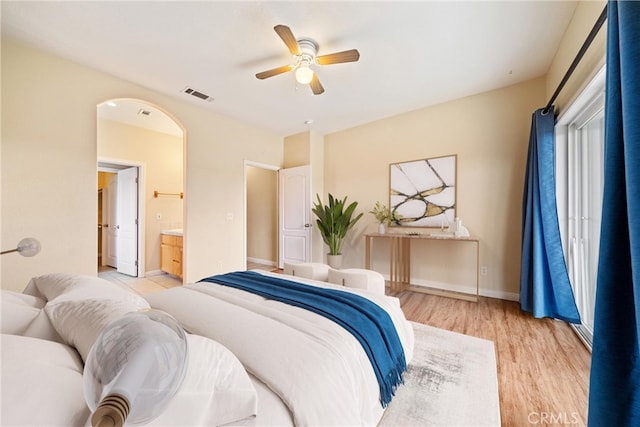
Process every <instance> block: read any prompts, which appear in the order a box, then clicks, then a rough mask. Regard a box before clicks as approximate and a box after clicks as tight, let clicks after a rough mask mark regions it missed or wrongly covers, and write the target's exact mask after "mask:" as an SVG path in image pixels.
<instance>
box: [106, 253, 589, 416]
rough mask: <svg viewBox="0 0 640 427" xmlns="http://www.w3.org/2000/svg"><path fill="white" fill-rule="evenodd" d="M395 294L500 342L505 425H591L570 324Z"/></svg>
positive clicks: (410, 307) (440, 321)
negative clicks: (587, 419)
mask: <svg viewBox="0 0 640 427" xmlns="http://www.w3.org/2000/svg"><path fill="white" fill-rule="evenodd" d="M248 267H249V268H256V267H259V266H258V265H252V266H248ZM265 269H269V268H265ZM99 275H100V276H101V277H104V278H105V279H108V280H110V281H113V282H115V283H119V284H121V285H125V286H127V287H129V288H131V289H134V290H136V291H137V292H139V293H142V294H145V293H150V292H157V291H161V290H163V289H167V288H170V287H173V286H179V285H181V281H179V280H177V278H175V277H172V276H169V275H164V274H163V275H159V276H153V277H150V278H143V279H138V278H132V277H129V276H125V275H121V274H119V273H116V272H114V271H112V270H111V271H103V272H101V273H100V274H99ZM390 294H391V295H394V296H397V297H398V298H399V299H400V303H401V305H402V309H403V311H404V313H405V316H406V317H407V319H409V320H412V321H414V322H419V323H424V324H427V325H430V326H435V327H438V328H442V329H446V330H449V331H453V332H459V333H462V334H466V335H472V336H475V337H479V338H484V339H487V340H491V341H493V342H494V344H495V348H496V360H497V363H498V389H499V394H500V416H501V420H502V425H503V426H506V427H512V426H514V427H516V426H518V427H519V426H528V425H544V426H550V425H572V426H580V425H582V426H584V425H586V414H587V395H588V386H589V368H590V365H591V354H590V353H589V351H588V350H587V349H586V348H585V347H584V345H583V344H582V342H581V341H580V340H579V339H578V337H577V336H576V334H575V333H574V332H573V331H572V330H571V328H570V327H569V325H567V324H566V323H564V322H560V321H556V320H550V319H534V318H533V317H532V316H531V315H529V314H528V313H523V312H522V311H521V310H520V305H519V304H518V303H516V302H512V301H503V300H498V299H493V298H480V301H479V302H478V303H473V302H467V301H461V300H456V299H452V298H445V297H438V296H433V295H425V294H421V293H415V292H411V291H404V292H400V293H390ZM478 399H482V396H478ZM460 405H464V402H460Z"/></svg>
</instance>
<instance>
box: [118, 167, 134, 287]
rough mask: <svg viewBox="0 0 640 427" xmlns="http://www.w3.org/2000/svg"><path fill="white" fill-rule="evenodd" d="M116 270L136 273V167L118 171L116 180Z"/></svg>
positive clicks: (132, 274) (129, 273)
mask: <svg viewBox="0 0 640 427" xmlns="http://www.w3.org/2000/svg"><path fill="white" fill-rule="evenodd" d="M117 188H118V190H117V207H116V212H117V215H116V229H117V250H116V254H117V258H118V259H117V267H116V268H117V270H118V272H119V273H124V274H128V275H130V276H137V275H138V168H137V167H133V168H128V169H123V170H121V171H118V180H117Z"/></svg>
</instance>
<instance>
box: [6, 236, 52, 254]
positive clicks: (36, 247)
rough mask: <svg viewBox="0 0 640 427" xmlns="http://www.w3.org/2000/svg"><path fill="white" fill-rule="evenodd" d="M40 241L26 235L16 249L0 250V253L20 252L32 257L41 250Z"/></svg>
mask: <svg viewBox="0 0 640 427" xmlns="http://www.w3.org/2000/svg"><path fill="white" fill-rule="evenodd" d="M41 248H42V246H40V242H39V241H38V240H37V239H34V238H33V237H26V238H24V239H22V240H20V241H19V242H18V246H16V248H15V249H9V250H8V251H2V252H0V255H4V254H9V253H11V252H18V253H19V254H20V255H22V256H25V257H32V256H35V255H38V253H39V252H40V249H41Z"/></svg>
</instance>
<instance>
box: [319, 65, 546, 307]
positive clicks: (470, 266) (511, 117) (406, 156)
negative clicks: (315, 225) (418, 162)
mask: <svg viewBox="0 0 640 427" xmlns="http://www.w3.org/2000/svg"><path fill="white" fill-rule="evenodd" d="M544 95H545V81H544V79H543V78H539V79H536V80H532V81H529V82H526V83H522V84H518V85H515V86H510V87H506V88H503V89H499V90H495V91H491V92H487V93H483V94H479V95H476V96H471V97H467V98H463V99H459V100H456V101H452V102H447V103H444V104H440V105H437V106H434V107H429V108H424V109H421V110H416V111H412V112H408V113H406V114H401V115H398V116H395V117H390V118H387V119H384V120H379V121H376V122H373V123H369V124H367V125H363V126H360V127H356V128H353V129H349V130H345V131H343V132H338V133H334V134H331V135H327V136H326V137H325V168H324V183H325V191H326V192H330V193H332V194H333V195H335V196H338V197H344V196H348V197H349V200H351V201H357V202H358V203H359V205H358V210H357V212H368V211H369V210H371V209H372V208H373V205H374V203H375V202H376V201H378V200H379V201H381V202H384V203H385V204H388V203H389V163H395V162H403V161H408V160H415V159H421V158H428V157H437V156H443V155H449V154H457V156H458V188H457V203H458V209H457V215H458V216H459V217H460V218H461V219H462V221H463V223H464V224H465V225H466V226H467V227H468V228H469V230H470V232H471V234H472V235H473V236H476V237H478V238H479V239H480V242H481V243H480V264H481V265H482V266H487V267H488V275H486V276H481V278H480V287H481V293H483V294H485V295H489V296H500V297H508V298H514V297H515V296H516V294H517V293H518V292H519V273H520V233H521V231H520V229H521V225H520V224H521V204H522V189H523V182H524V164H525V159H526V152H527V146H528V136H529V129H530V120H531V114H532V112H533V111H534V110H535V109H536V108H539V107H540V106H541V105H542V104H543V103H544ZM376 229H377V226H376V222H375V219H374V217H373V215H371V214H368V213H366V214H365V215H364V217H363V218H362V219H361V220H360V222H359V223H358V224H357V225H356V227H355V229H354V230H353V232H352V233H351V235H350V236H347V242H346V244H345V248H344V251H343V252H344V264H345V265H346V266H349V267H363V266H364V250H365V247H364V235H365V234H366V233H370V232H374V231H376ZM403 231H404V230H403ZM435 244H438V243H434V244H433V245H430V244H427V243H424V244H422V245H419V244H416V245H414V246H415V249H416V250H414V256H413V258H412V261H413V265H412V275H413V276H414V277H415V278H416V279H417V282H419V281H420V280H422V281H429V280H431V281H435V282H438V283H455V284H457V285H461V286H463V287H464V286H465V285H470V284H474V283H475V265H474V264H475V262H474V261H475V257H474V254H473V248H471V252H469V249H462V248H457V246H454V244H449V243H446V244H444V245H441V246H438V247H435V246H434V245H435ZM421 246H422V248H421ZM458 251H460V254H458ZM458 255H460V256H461V264H462V265H455V264H453V261H452V260H453V258H454V257H455V256H458ZM374 256H375V258H374V261H375V262H374V266H375V268H376V269H380V270H382V271H386V270H385V269H387V266H388V261H387V260H388V258H387V256H388V252H387V247H385V246H384V245H383V244H380V245H379V248H378V249H377V250H375V251H374ZM445 267H446V268H445Z"/></svg>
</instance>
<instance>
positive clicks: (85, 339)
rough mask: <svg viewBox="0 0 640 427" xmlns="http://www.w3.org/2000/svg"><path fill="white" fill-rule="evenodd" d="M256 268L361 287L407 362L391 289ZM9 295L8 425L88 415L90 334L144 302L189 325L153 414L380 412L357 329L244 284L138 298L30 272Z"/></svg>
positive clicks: (299, 418) (262, 420)
mask: <svg viewBox="0 0 640 427" xmlns="http://www.w3.org/2000/svg"><path fill="white" fill-rule="evenodd" d="M254 274H259V275H262V276H264V277H265V278H268V277H278V278H286V279H287V280H290V281H295V282H298V283H303V284H306V285H310V286H313V287H316V288H323V289H325V288H326V289H333V290H338V291H340V292H344V293H348V294H354V295H359V296H361V297H364V298H366V299H367V300H368V301H371V302H372V303H373V304H375V305H376V306H378V307H380V308H382V309H383V310H384V312H386V313H387V314H388V316H389V318H390V320H391V322H392V324H393V328H394V329H395V331H396V332H397V338H398V339H399V341H400V343H401V346H402V350H403V352H404V357H405V359H406V363H407V364H408V363H409V362H410V360H411V358H412V356H413V339H414V338H413V329H412V327H411V325H410V323H409V322H408V321H407V320H406V319H405V317H404V314H403V313H402V310H401V309H400V305H399V301H398V300H397V299H396V298H392V297H387V296H384V295H380V294H376V293H372V292H368V291H366V290H361V289H350V288H345V287H344V286H339V285H333V284H330V283H326V282H319V281H315V280H308V279H303V278H299V277H295V278H294V277H291V276H285V275H279V274H275V273H268V272H259V273H254ZM2 305H3V307H2V317H3V319H2V320H3V322H2V333H3V336H2V396H3V399H2V419H1V420H0V421H2V424H3V425H9V424H11V425H87V423H88V419H89V417H90V414H89V410H88V408H87V407H86V404H85V403H84V399H83V397H82V368H83V361H84V360H85V359H86V356H87V354H88V352H89V350H90V348H91V345H92V344H93V342H94V341H95V339H96V337H97V336H98V334H99V333H100V331H101V330H102V329H103V328H104V327H105V326H106V325H107V324H109V323H110V322H112V321H113V320H116V319H117V318H119V317H122V316H123V315H124V314H125V313H128V312H131V311H137V310H139V309H144V308H149V307H151V308H154V309H159V310H162V311H165V312H167V313H169V314H171V315H172V316H174V317H175V318H176V319H177V320H178V321H179V322H180V323H181V324H182V325H183V327H184V328H185V330H186V331H187V332H189V335H188V338H189V365H188V370H187V376H186V378H185V381H184V383H183V385H182V388H181V389H180V391H179V392H178V395H177V396H176V398H175V399H174V400H173V401H172V403H171V404H170V405H169V407H168V408H167V410H166V411H165V412H163V414H161V415H160V417H159V418H157V419H156V420H154V421H152V422H151V425H223V424H232V425H279V426H284V425H375V424H377V423H378V421H379V420H380V418H381V417H382V414H383V412H384V407H383V404H381V392H380V384H379V381H378V379H377V378H376V373H375V372H374V368H373V367H372V363H371V361H370V359H369V356H368V354H367V352H366V351H365V349H364V348H363V345H362V344H361V343H360V342H359V341H358V340H357V339H356V338H355V337H354V335H353V334H351V333H350V332H349V331H347V330H346V329H345V328H343V327H342V326H340V325H338V324H337V323H335V322H334V321H333V320H330V319H327V318H326V317H324V316H321V315H319V314H317V313H314V312H312V311H308V310H305V309H303V308H300V307H296V306H291V305H289V304H285V303H283V302H278V301H274V300H270V299H267V298H265V297H263V296H260V295H256V294H253V293H249V292H246V291H244V290H240V289H236V288H232V287H228V286H221V285H218V284H214V283H208V282H199V283H196V284H189V285H185V286H182V287H178V288H172V289H169V290H166V291H162V292H157V293H153V294H149V295H146V296H144V297H141V296H139V295H137V294H134V293H133V292H131V291H128V290H126V289H123V288H121V287H119V286H118V285H115V284H112V283H109V282H106V281H104V280H102V279H98V278H94V277H87V276H78V275H71V274H52V275H46V276H40V277H37V278H34V279H32V280H31V282H30V283H29V284H28V286H27V288H26V289H25V291H24V293H22V294H17V293H12V292H6V291H3V299H2ZM5 318H6V319H5ZM5 320H6V321H5ZM60 389H63V390H65V393H59V392H58V391H59V390H60ZM34 390H35V392H34ZM25 396H28V397H26V398H25ZM43 402H45V403H43ZM34 408H41V409H40V410H38V411H34Z"/></svg>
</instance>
